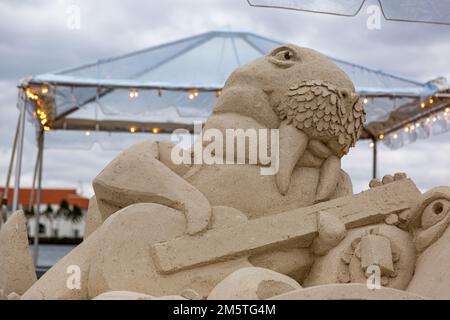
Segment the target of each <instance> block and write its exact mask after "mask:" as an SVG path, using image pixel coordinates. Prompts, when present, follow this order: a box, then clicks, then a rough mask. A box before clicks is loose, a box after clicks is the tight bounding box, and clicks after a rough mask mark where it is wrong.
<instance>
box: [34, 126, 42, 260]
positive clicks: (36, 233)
mask: <svg viewBox="0 0 450 320" xmlns="http://www.w3.org/2000/svg"><path fill="white" fill-rule="evenodd" d="M38 146H39V150H38V153H39V171H38V186H37V193H36V212H35V213H34V216H35V219H34V220H35V226H34V230H35V231H34V244H33V249H34V250H33V251H34V252H33V261H34V265H35V266H36V267H37V265H38V257H39V220H40V219H39V218H40V215H41V191H42V167H43V160H44V131H41V132H40V134H39V143H38Z"/></svg>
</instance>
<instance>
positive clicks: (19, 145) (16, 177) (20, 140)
mask: <svg viewBox="0 0 450 320" xmlns="http://www.w3.org/2000/svg"><path fill="white" fill-rule="evenodd" d="M26 104H27V102H26V98H25V96H24V94H23V93H21V94H20V99H19V107H20V116H19V126H18V135H17V146H16V148H17V156H16V168H15V175H14V196H13V205H12V212H15V211H16V210H17V209H18V208H19V190H20V176H21V169H22V156H23V140H24V135H25V118H26V109H27V108H26V107H27V105H26Z"/></svg>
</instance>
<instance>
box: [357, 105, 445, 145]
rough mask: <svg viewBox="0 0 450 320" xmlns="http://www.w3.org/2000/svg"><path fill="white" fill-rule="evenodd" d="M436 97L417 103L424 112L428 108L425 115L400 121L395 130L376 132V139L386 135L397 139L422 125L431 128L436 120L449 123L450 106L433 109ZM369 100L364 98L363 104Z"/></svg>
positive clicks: (371, 143) (413, 131) (412, 132)
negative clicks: (403, 121)
mask: <svg viewBox="0 0 450 320" xmlns="http://www.w3.org/2000/svg"><path fill="white" fill-rule="evenodd" d="M435 101H436V98H435V97H429V98H428V99H426V100H422V101H420V103H419V108H420V109H421V110H423V111H424V112H426V111H427V108H429V112H428V113H427V114H426V115H423V116H420V117H418V118H417V119H414V120H410V121H406V122H405V123H402V124H401V125H400V126H399V127H398V128H396V129H395V130H390V131H389V132H381V133H379V134H378V137H377V138H378V140H385V139H386V138H387V137H388V136H390V137H392V139H394V140H397V139H398V138H399V137H400V135H401V134H414V133H415V132H416V131H417V130H419V129H420V128H422V127H425V128H428V129H431V127H432V125H433V124H434V123H436V122H438V121H442V120H443V121H446V123H450V117H449V116H450V107H446V108H444V109H441V110H438V111H434V110H433V106H434V104H435ZM368 102H369V100H368V98H364V104H367V103H368ZM369 146H370V147H371V148H372V147H374V142H373V141H372V142H370V144H369Z"/></svg>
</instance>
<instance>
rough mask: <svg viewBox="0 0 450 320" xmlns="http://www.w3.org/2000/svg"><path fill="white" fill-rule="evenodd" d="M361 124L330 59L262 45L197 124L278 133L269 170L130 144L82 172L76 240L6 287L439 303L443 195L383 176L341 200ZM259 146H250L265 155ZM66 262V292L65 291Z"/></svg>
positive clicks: (446, 293)
mask: <svg viewBox="0 0 450 320" xmlns="http://www.w3.org/2000/svg"><path fill="white" fill-rule="evenodd" d="M364 118H365V112H364V109H363V104H362V102H361V99H360V98H359V97H358V96H357V95H356V94H355V88H354V86H353V84H352V82H351V81H350V80H349V78H348V77H347V75H346V74H345V73H344V72H343V71H342V70H340V69H339V68H338V67H337V66H336V65H334V64H333V63H332V62H330V61H329V60H327V59H326V58H325V57H324V56H323V55H321V54H319V53H317V52H316V51H313V50H310V49H305V48H299V47H296V46H293V45H286V46H282V47H279V48H277V49H275V50H274V51H273V52H272V53H270V54H269V55H267V56H264V57H261V58H259V59H257V60H255V61H253V62H252V63H250V64H247V65H244V66H242V67H240V68H238V69H237V70H236V71H235V72H233V74H232V75H231V76H230V77H229V79H228V80H227V82H226V84H225V87H224V89H223V93H222V95H221V96H220V98H219V99H218V102H217V105H216V106H215V108H214V111H213V113H212V115H211V116H210V117H209V119H208V121H207V122H206V124H205V126H204V131H205V132H206V131H207V130H208V129H214V130H216V131H217V132H221V133H224V135H223V136H226V134H225V133H226V130H227V129H243V130H247V129H255V130H259V129H279V131H278V132H279V141H278V144H277V145H276V146H278V150H279V159H277V161H278V166H279V168H278V171H277V172H276V174H275V175H261V173H260V168H261V167H263V166H267V163H266V164H263V163H256V164H249V163H244V164H232V163H228V164H217V163H213V164H205V163H196V164H193V165H191V164H174V162H173V161H172V156H173V151H174V150H175V149H174V148H175V145H174V144H172V143H170V142H167V141H151V140H149V141H145V142H141V143H138V144H136V145H134V146H132V147H130V148H128V149H127V150H125V151H123V152H122V153H121V154H120V155H119V156H117V157H116V158H115V159H114V160H113V161H112V162H111V163H110V164H108V166H107V167H106V168H105V169H104V170H103V171H102V172H101V173H100V174H99V175H98V176H97V177H96V178H95V180H94V182H93V186H94V190H95V197H93V198H92V199H91V203H90V206H89V212H88V222H87V226H86V228H87V233H86V237H85V240H84V241H83V243H82V244H80V245H79V246H78V247H77V248H75V249H74V250H73V251H72V252H71V253H69V254H68V255H67V256H66V257H64V258H63V259H62V260H61V261H59V262H58V263H57V264H56V265H55V266H54V267H53V268H51V269H50V270H49V271H48V272H47V273H46V274H45V275H44V276H43V277H42V278H41V279H39V280H38V281H37V282H35V283H34V284H33V285H32V286H31V287H30V288H29V289H28V290H27V291H26V292H21V291H17V293H19V294H23V295H22V296H21V298H22V299H94V298H96V299H191V300H195V299H349V298H350V299H351V298H363V299H364V298H366V299H428V298H437V299H450V272H449V271H448V270H450V268H449V267H450V250H448V249H449V245H448V243H449V241H450V239H449V237H450V231H449V228H448V225H449V224H450V188H446V187H439V188H435V189H432V190H430V191H428V192H426V193H424V194H422V193H421V192H420V191H419V190H418V189H417V187H416V186H415V184H414V182H412V181H411V180H410V179H408V178H407V177H406V175H405V174H402V173H397V174H395V175H394V176H385V177H384V178H383V179H382V181H378V180H373V181H371V182H370V189H369V190H367V191H364V192H362V193H359V194H356V195H353V191H352V183H351V180H350V178H349V176H348V175H347V174H346V173H345V172H344V171H343V170H342V169H341V165H340V159H341V158H342V157H343V156H344V155H345V154H346V153H347V152H348V151H349V149H350V148H351V147H352V146H353V145H354V143H355V142H356V140H357V139H358V137H359V135H360V133H361V130H362V129H363V123H364ZM232 139H235V137H232ZM199 141H200V142H199V143H204V141H203V140H199ZM245 146H246V147H250V143H249V142H248V144H246V145H245ZM273 146H274V145H273V144H270V143H269V144H259V145H258V147H259V149H266V150H264V151H266V152H267V153H271V152H274V148H273ZM232 151H235V150H234V149H228V148H223V150H215V156H219V157H225V156H228V155H229V153H230V152H232ZM232 157H234V154H233V155H232ZM249 157H250V156H249V155H247V154H246V160H248V159H247V158H249ZM2 232H3V229H2ZM436 261H439V263H436ZM17 263H19V261H18V262H17ZM74 266H75V267H76V268H78V269H79V272H78V276H79V279H78V280H79V281H78V286H75V287H74V286H69V285H68V277H69V275H68V270H73V268H74ZM2 272H3V273H7V272H11V271H8V270H5V271H3V270H2ZM377 281H378V282H377ZM371 284H373V285H374V286H373V287H371ZM8 288H10V287H8ZM18 289H20V288H18ZM9 291H13V288H12V289H9Z"/></svg>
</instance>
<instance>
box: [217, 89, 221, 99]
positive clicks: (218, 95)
mask: <svg viewBox="0 0 450 320" xmlns="http://www.w3.org/2000/svg"><path fill="white" fill-rule="evenodd" d="M221 95H222V90H217V91H216V97H217V98H218V97H220V96H221Z"/></svg>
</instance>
